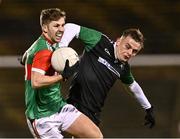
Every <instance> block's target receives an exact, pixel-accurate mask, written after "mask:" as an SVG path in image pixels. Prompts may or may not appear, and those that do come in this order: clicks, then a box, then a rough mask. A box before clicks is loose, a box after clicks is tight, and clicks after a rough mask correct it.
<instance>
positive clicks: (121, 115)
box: [0, 0, 180, 138]
mask: <svg viewBox="0 0 180 139" xmlns="http://www.w3.org/2000/svg"><path fill="white" fill-rule="evenodd" d="M52 7H58V8H61V9H62V10H64V11H65V12H66V14H67V20H66V21H67V22H73V23H77V24H80V25H83V26H86V27H91V28H94V29H97V30H99V31H101V32H103V33H105V34H106V35H108V36H109V37H110V38H111V39H113V40H115V39H116V38H117V37H118V36H120V35H121V33H122V31H123V30H124V29H126V28H129V27H136V28H139V29H140V30H141V31H142V32H143V34H144V36H145V38H146V41H145V48H144V49H143V51H142V52H141V53H140V55H141V54H147V55H152V54H157V55H162V54H166V55H169V54H172V55H174V54H175V55H179V53H180V39H179V38H180V27H179V25H180V20H179V19H180V1H178V0H0V56H9V55H20V54H22V53H23V52H24V51H25V50H26V49H27V48H28V47H29V46H30V45H31V44H32V43H33V42H34V41H35V40H36V39H37V38H38V37H39V35H40V34H41V29H40V26H39V14H40V11H41V10H42V9H44V8H52ZM70 45H71V46H72V47H73V48H74V49H76V50H77V51H78V53H79V54H80V53H81V52H82V49H83V47H82V44H81V43H80V42H79V41H75V40H74V41H73V42H72V43H71V44H70ZM147 62H148V61H147ZM132 71H133V74H134V76H135V77H136V79H137V81H138V82H139V84H140V85H141V86H142V88H143V90H144V92H145V94H146V96H147V97H148V98H149V100H150V102H151V103H152V104H153V105H154V107H155V112H156V120H157V124H156V127H155V128H154V129H151V130H149V129H147V128H146V127H144V126H143V122H144V121H143V118H144V110H143V109H142V108H141V107H140V106H139V104H138V103H137V102H136V101H135V100H134V99H133V98H132V97H130V96H129V95H128V94H127V93H125V90H124V89H123V87H122V84H121V83H120V82H119V81H117V82H116V84H115V85H114V86H113V88H112V89H111V91H110V92H109V94H108V95H109V96H108V98H107V100H106V103H105V106H104V108H103V113H102V125H101V130H102V132H103V134H104V136H105V137H180V108H179V106H180V79H179V77H180V66H177V65H176V66H167V65H166V66H148V67H147V66H133V67H132ZM0 77H1V78H0V125H1V126H0V137H23V138H26V137H32V136H31V134H30V132H29V130H28V128H27V125H26V121H25V115H24V111H25V106H24V69H23V67H19V68H2V67H0ZM63 85H64V86H63V92H64V95H66V94H67V93H68V92H67V88H68V85H69V82H67V83H65V84H63Z"/></svg>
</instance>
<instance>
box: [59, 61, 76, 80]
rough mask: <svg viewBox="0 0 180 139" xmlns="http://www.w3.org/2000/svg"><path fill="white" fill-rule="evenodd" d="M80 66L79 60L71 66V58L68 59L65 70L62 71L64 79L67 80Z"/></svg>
mask: <svg viewBox="0 0 180 139" xmlns="http://www.w3.org/2000/svg"><path fill="white" fill-rule="evenodd" d="M78 67H79V61H77V62H76V63H75V64H74V65H73V66H71V67H69V60H66V63H65V67H64V70H63V72H62V74H61V75H62V77H63V81H65V80H67V79H68V78H69V77H70V76H72V75H73V74H74V72H76V70H77V68H78Z"/></svg>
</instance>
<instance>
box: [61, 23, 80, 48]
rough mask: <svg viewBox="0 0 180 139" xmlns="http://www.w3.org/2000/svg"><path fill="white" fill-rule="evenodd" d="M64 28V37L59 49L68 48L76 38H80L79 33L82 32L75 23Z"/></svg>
mask: <svg viewBox="0 0 180 139" xmlns="http://www.w3.org/2000/svg"><path fill="white" fill-rule="evenodd" d="M64 28H65V29H64V33H63V36H62V38H61V41H60V42H59V47H61V46H68V45H69V43H70V42H71V41H72V39H73V38H74V37H78V36H79V32H80V26H79V25H76V24H73V23H67V24H66V25H65V26H64Z"/></svg>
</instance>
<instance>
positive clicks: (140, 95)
mask: <svg viewBox="0 0 180 139" xmlns="http://www.w3.org/2000/svg"><path fill="white" fill-rule="evenodd" d="M127 88H128V90H129V91H130V92H131V93H132V94H133V95H134V97H135V98H136V99H137V101H138V102H139V103H140V105H141V106H142V107H143V108H144V109H148V108H150V107H151V104H150V103H149V101H148V99H147V98H146V96H145V94H144V92H143V90H142V88H141V87H140V86H139V84H138V83H137V82H136V81H134V82H133V83H132V84H130V85H128V87H127Z"/></svg>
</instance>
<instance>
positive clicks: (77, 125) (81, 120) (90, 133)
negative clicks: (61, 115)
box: [65, 114, 103, 138]
mask: <svg viewBox="0 0 180 139" xmlns="http://www.w3.org/2000/svg"><path fill="white" fill-rule="evenodd" d="M65 131H66V132H68V133H70V134H72V135H74V136H75V137H84V138H102V137H103V135H102V133H101V131H100V129H99V128H98V127H97V126H96V125H95V124H94V123H93V122H92V121H91V120H90V119H89V118H88V117H87V116H86V115H84V114H81V115H80V116H79V117H78V118H77V119H76V120H75V121H74V122H73V123H72V124H71V126H70V127H69V128H68V129H66V130H65Z"/></svg>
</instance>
